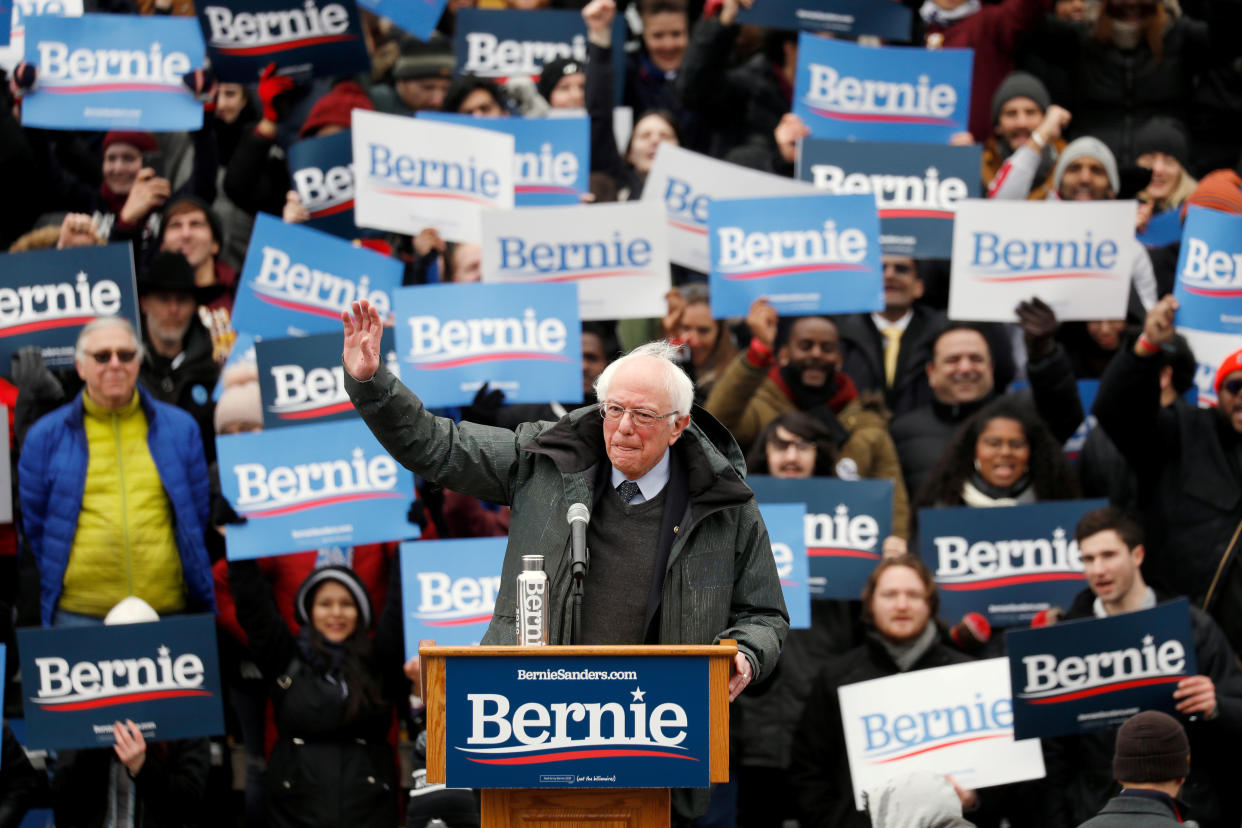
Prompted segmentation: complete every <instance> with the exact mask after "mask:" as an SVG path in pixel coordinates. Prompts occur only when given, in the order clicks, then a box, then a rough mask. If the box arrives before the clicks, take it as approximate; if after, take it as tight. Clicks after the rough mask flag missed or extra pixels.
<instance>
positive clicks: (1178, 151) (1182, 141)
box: [1134, 118, 1190, 169]
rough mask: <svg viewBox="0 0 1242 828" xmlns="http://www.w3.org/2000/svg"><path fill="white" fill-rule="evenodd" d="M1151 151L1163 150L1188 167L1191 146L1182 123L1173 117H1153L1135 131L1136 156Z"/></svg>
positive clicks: (1183, 166)
mask: <svg viewBox="0 0 1242 828" xmlns="http://www.w3.org/2000/svg"><path fill="white" fill-rule="evenodd" d="M1149 152H1163V153H1164V154H1165V155H1171V156H1173V157H1174V158H1176V159H1177V163H1179V164H1181V165H1182V169H1186V163H1187V160H1188V159H1189V157H1190V147H1189V145H1188V143H1187V141H1186V133H1185V132H1184V131H1183V130H1182V127H1181V125H1180V124H1178V122H1177V121H1174V120H1173V119H1172V118H1152V119H1151V120H1150V121H1148V122H1147V123H1145V124H1143V126H1141V127H1140V128H1139V130H1138V132H1136V133H1134V157H1135V158H1138V157H1139V156H1140V155H1145V154H1147V153H1149Z"/></svg>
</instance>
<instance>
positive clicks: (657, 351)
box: [595, 339, 694, 417]
mask: <svg viewBox="0 0 1242 828" xmlns="http://www.w3.org/2000/svg"><path fill="white" fill-rule="evenodd" d="M680 353H681V351H680V349H679V348H677V346H675V345H673V344H671V343H669V342H668V341H666V340H663V339H658V340H656V341H654V342H648V343H647V344H645V345H639V346H638V347H637V348H635V349H634V350H632V351H630V352H629V353H628V354H626V355H625V356H623V357H621V358H620V359H618V360H615V361H614V362H612V363H610V364H609V365H608V367H607V368H605V369H604V370H603V373H601V374H600V375H599V376H598V377H597V378H596V380H595V397H596V399H598V400H599V401H600V402H603V401H604V400H606V399H608V389H609V387H610V386H611V385H612V378H613V377H614V376H616V373H617V369H619V368H620V367H621V366H622V365H624V364H625V363H626V362H629V361H630V360H634V359H642V358H647V359H654V360H658V361H659V364H660V366H661V367H660V370H661V371H662V372H663V373H664V390H665V392H666V393H667V394H668V398H669V400H671V401H672V403H673V409H674V410H675V411H676V412H677V413H678V414H679V415H681V416H683V417H684V416H686V415H688V414H689V413H690V406H691V405H693V404H694V382H693V380H691V379H690V377H689V376H687V375H686V372H685V371H683V370H682V368H681V366H680V365H678V363H677V357H678V355H679V354H680ZM657 413H659V414H663V413H665V412H663V411H660V412H657Z"/></svg>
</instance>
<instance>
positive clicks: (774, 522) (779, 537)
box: [759, 503, 811, 630]
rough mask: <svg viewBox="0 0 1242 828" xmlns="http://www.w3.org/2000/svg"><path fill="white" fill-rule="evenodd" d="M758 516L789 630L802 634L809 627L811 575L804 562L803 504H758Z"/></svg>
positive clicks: (804, 518) (804, 509)
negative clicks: (778, 581) (768, 544)
mask: <svg viewBox="0 0 1242 828" xmlns="http://www.w3.org/2000/svg"><path fill="white" fill-rule="evenodd" d="M759 513H760V514H761V515H763V523H764V525H765V526H767V527H768V540H769V541H770V542H771V544H772V556H773V557H774V558H775V559H776V574H777V575H778V576H780V579H781V594H782V595H784V596H785V609H786V610H788V611H789V628H790V629H794V630H805V629H807V628H808V627H810V626H811V588H810V577H811V573H810V570H809V568H808V565H807V560H806V537H805V531H804V526H805V524H806V504H805V503H761V504H759Z"/></svg>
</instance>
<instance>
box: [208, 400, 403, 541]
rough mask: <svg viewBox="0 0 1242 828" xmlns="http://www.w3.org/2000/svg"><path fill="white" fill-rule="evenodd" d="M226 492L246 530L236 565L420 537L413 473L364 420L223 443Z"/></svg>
mask: <svg viewBox="0 0 1242 828" xmlns="http://www.w3.org/2000/svg"><path fill="white" fill-rule="evenodd" d="M216 454H217V456H218V458H219V466H220V490H221V492H222V493H223V495H224V497H225V499H226V500H228V502H229V503H230V504H231V505H232V507H233V508H234V509H235V510H236V511H237V514H239V515H240V516H242V517H244V518H246V522H245V523H244V524H240V525H235V526H230V527H229V532H228V537H227V538H226V545H227V547H228V557H229V559H230V560H243V559H247V558H259V557H266V556H269V555H286V554H289V553H290V552H301V551H304V550H306V549H315V548H318V547H321V546H326V545H331V544H339V545H343V546H346V545H349V546H357V545H358V544H362V543H385V542H388V541H399V540H407V539H410V538H417V537H418V535H419V529H418V526H417V525H415V524H412V523H410V522H409V520H408V519H407V518H406V514H407V512H408V511H409V508H410V501H412V500H413V499H414V475H413V474H412V473H411V472H410V471H409V470H407V469H405V468H402V467H401V466H399V465H397V461H396V460H393V459H392V457H390V456H389V455H388V452H386V451H384V449H383V447H382V446H380V444H379V442H377V441H376V439H375V437H374V436H372V435H371V432H370V430H369V429H368V428H367V427H366V425H365V424H364V423H363V422H362V421H361V420H354V421H347V422H335V423H320V424H317V425H305V426H301V427H299V428H281V429H276V430H274V431H268V432H254V433H250V434H222V435H218V436H217V437H216Z"/></svg>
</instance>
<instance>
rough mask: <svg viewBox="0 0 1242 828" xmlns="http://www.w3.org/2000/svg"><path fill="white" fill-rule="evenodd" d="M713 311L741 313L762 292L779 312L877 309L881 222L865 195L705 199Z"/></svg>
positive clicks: (731, 314)
mask: <svg viewBox="0 0 1242 828" xmlns="http://www.w3.org/2000/svg"><path fill="white" fill-rule="evenodd" d="M707 229H708V244H709V248H710V250H711V273H710V274H709V276H708V281H709V284H710V286H711V296H712V316H714V317H716V318H718V319H727V318H729V317H734V316H745V315H746V312H747V310H749V308H750V305H751V303H752V302H754V301H755V300H756V299H758V298H759V297H761V296H762V297H766V298H767V300H768V301H769V302H771V303H772V306H773V307H775V308H776V310H777V312H778V313H780V315H781V316H798V315H805V314H810V313H860V312H864V311H879V310H883V309H884V269H883V265H882V264H881V262H880V222H879V220H878V219H877V218H876V208H875V199H874V198H872V197H871V196H869V195H839V196H833V195H805V196H777V197H772V198H746V199H733V200H720V201H713V202H712V209H711V212H710V213H709V215H708V219H707Z"/></svg>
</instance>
